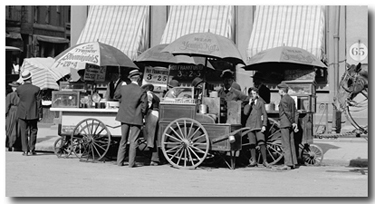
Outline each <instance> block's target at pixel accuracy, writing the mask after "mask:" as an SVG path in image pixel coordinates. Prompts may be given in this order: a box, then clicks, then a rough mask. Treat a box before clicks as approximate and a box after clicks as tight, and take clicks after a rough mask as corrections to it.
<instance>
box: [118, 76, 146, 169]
mask: <svg viewBox="0 0 375 204" xmlns="http://www.w3.org/2000/svg"><path fill="white" fill-rule="evenodd" d="M128 77H129V79H130V81H131V83H130V84H128V85H125V84H123V85H122V86H121V89H120V90H119V91H117V92H115V98H118V99H119V102H120V108H119V111H118V113H117V116H116V120H117V121H120V122H121V134H122V136H121V141H120V144H119V148H118V153H117V165H118V166H123V165H124V159H125V153H126V144H127V142H128V140H129V143H130V147H129V167H130V168H133V167H137V165H136V164H135V156H136V148H137V140H138V136H139V133H140V130H141V126H142V125H143V118H144V115H145V114H146V111H147V102H148V101H147V94H146V91H145V90H143V89H142V88H141V87H140V86H139V84H138V83H139V81H140V79H141V77H140V72H139V71H138V70H132V71H130V72H129V76H128Z"/></svg>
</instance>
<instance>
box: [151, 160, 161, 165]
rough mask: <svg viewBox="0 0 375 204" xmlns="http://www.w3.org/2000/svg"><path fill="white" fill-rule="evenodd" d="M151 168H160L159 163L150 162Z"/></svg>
mask: <svg viewBox="0 0 375 204" xmlns="http://www.w3.org/2000/svg"><path fill="white" fill-rule="evenodd" d="M150 166H159V162H155V161H152V162H150Z"/></svg>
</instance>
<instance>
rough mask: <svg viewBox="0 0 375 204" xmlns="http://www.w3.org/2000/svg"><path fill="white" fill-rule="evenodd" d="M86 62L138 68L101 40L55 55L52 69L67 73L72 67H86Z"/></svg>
mask: <svg viewBox="0 0 375 204" xmlns="http://www.w3.org/2000/svg"><path fill="white" fill-rule="evenodd" d="M85 64H94V65H98V66H114V67H123V68H131V69H138V67H137V65H135V64H134V63H133V61H132V60H131V59H130V58H129V57H128V56H126V55H125V54H124V53H123V52H121V51H120V50H119V49H117V48H115V47H113V46H111V45H108V44H104V43H101V42H87V43H82V44H78V45H75V46H72V47H70V48H68V49H67V50H65V51H64V52H62V53H60V54H59V55H58V56H57V57H55V63H54V64H53V65H52V68H51V69H52V70H53V71H55V72H60V73H61V74H62V75H67V74H69V73H70V69H76V70H78V69H84V68H85Z"/></svg>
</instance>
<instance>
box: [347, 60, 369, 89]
mask: <svg viewBox="0 0 375 204" xmlns="http://www.w3.org/2000/svg"><path fill="white" fill-rule="evenodd" d="M346 67H347V69H346V71H345V73H344V75H343V76H342V78H341V81H340V87H341V88H343V89H344V90H345V91H347V92H349V93H351V94H358V93H359V92H361V91H362V90H363V89H365V88H367V86H368V79H367V72H366V71H364V72H362V68H361V63H358V64H357V65H354V64H352V65H350V64H346Z"/></svg>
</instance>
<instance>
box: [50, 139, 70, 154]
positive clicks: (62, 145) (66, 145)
mask: <svg viewBox="0 0 375 204" xmlns="http://www.w3.org/2000/svg"><path fill="white" fill-rule="evenodd" d="M53 150H54V152H55V155H56V156H57V157H58V158H68V157H69V156H70V155H71V153H72V152H71V151H70V140H67V139H66V137H60V138H59V139H57V140H56V141H55V143H54V144H53Z"/></svg>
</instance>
